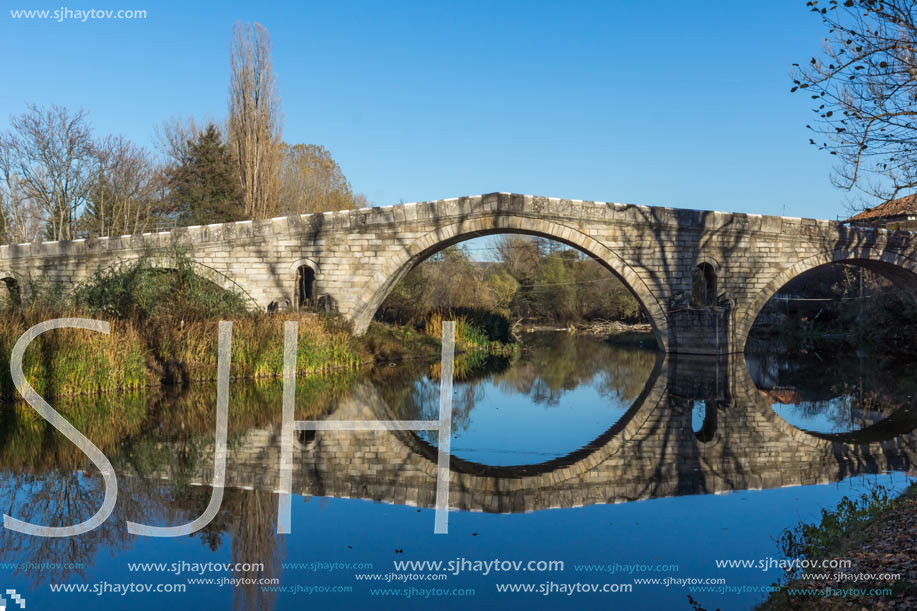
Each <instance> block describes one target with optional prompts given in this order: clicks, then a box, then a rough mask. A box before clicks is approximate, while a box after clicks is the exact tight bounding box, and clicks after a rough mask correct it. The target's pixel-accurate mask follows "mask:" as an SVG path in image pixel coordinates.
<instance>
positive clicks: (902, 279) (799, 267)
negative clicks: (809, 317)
mask: <svg viewBox="0 0 917 611" xmlns="http://www.w3.org/2000/svg"><path fill="white" fill-rule="evenodd" d="M831 263H847V264H850V265H857V266H859V267H862V268H864V269H868V270H870V271H874V272H876V273H878V274H881V275H883V276H885V277H886V278H888V279H889V280H891V281H892V282H894V283H895V285H896V286H898V287H900V288H901V289H903V290H905V291H907V292H909V293H910V294H911V295H913V296H914V297H915V298H917V261H914V260H913V259H911V258H909V257H907V256H905V255H903V254H900V253H898V252H894V251H890V250H886V249H883V248H874V247H863V248H852V249H838V250H833V251H829V252H825V253H823V254H819V255H815V256H812V257H809V258H807V259H803V260H801V261H798V262H797V263H796V264H794V265H791V266H790V267H787V268H786V269H784V270H783V271H781V272H780V273H779V274H777V275H776V276H775V277H774V278H773V280H771V281H770V282H769V283H768V284H767V285H766V286H765V287H764V288H763V289H761V291H759V292H758V293H757V295H756V296H755V297H754V298H753V299H752V300H751V301H749V302H746V303H745V304H744V305H741V306H740V307H739V310H738V311H737V312H736V318H735V321H736V324H735V336H734V337H735V341H736V351H737V352H744V351H745V343H746V341H747V340H748V333H749V332H750V331H751V328H752V325H754V323H755V320H756V319H757V318H758V314H760V313H761V310H762V308H764V305H765V304H766V303H767V302H768V301H769V300H770V299H771V297H773V296H774V295H776V294H777V291H779V290H780V289H781V288H782V287H783V286H784V285H785V284H787V283H788V282H789V281H791V280H793V279H794V278H796V277H797V276H799V275H801V274H803V273H805V272H807V271H809V270H813V269H815V268H817V267H821V266H823V265H828V264H831Z"/></svg>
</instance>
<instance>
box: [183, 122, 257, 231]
mask: <svg viewBox="0 0 917 611" xmlns="http://www.w3.org/2000/svg"><path fill="white" fill-rule="evenodd" d="M169 188H170V199H171V201H172V212H173V214H175V215H176V217H177V218H178V221H179V222H180V223H181V224H183V225H206V224H208V223H225V222H228V221H238V220H243V219H244V218H245V215H244V212H243V206H242V193H241V190H240V185H239V177H238V167H237V164H236V163H235V162H234V160H233V158H232V155H231V153H230V152H229V148H228V147H227V145H226V144H225V143H224V142H223V138H222V136H221V135H220V132H219V130H218V129H217V128H216V126H215V125H213V124H210V125H208V126H207V129H205V130H204V131H203V132H201V133H200V135H199V136H198V137H197V141H195V142H192V141H189V142H188V146H187V149H186V153H185V155H184V157H183V158H182V160H181V164H180V165H178V166H176V167H173V168H172V169H171V171H170V172H169Z"/></svg>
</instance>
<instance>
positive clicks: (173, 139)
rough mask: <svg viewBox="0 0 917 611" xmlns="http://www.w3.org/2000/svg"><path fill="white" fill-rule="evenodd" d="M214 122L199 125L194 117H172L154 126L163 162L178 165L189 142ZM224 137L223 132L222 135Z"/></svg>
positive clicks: (186, 151)
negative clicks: (163, 158)
mask: <svg viewBox="0 0 917 611" xmlns="http://www.w3.org/2000/svg"><path fill="white" fill-rule="evenodd" d="M209 125H215V123H214V122H210V123H209V124H206V123H205V124H204V125H201V124H199V123H198V122H197V121H196V120H195V119H194V117H189V118H187V119H186V118H183V117H172V118H170V119H167V120H165V121H163V122H162V123H161V124H160V125H158V126H156V127H155V128H154V130H153V131H154V134H155V140H156V148H158V149H159V152H160V153H161V154H162V155H163V156H164V157H165V163H167V164H169V165H172V166H179V165H181V164H182V162H183V161H184V160H185V159H187V158H188V150H189V147H190V144H191V143H194V142H197V139H198V138H199V137H200V135H201V133H202V132H203V131H204V129H205V128H206V127H208V126H209ZM223 136H224V138H225V134H224V135H223Z"/></svg>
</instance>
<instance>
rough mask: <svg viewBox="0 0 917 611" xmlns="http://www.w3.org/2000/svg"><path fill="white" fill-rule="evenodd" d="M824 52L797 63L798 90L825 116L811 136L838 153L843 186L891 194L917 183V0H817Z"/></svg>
mask: <svg viewBox="0 0 917 611" xmlns="http://www.w3.org/2000/svg"><path fill="white" fill-rule="evenodd" d="M806 5H807V6H810V7H812V11H813V12H815V13H817V14H818V15H819V16H820V18H821V20H822V21H823V22H824V25H825V27H826V28H827V29H828V37H827V38H826V39H825V45H824V50H823V53H822V56H821V57H820V58H819V57H813V58H811V59H810V60H809V61H808V62H805V63H803V64H802V65H800V64H794V66H795V73H794V81H793V82H794V86H793V88H792V91H799V92H803V93H808V94H810V95H811V99H812V100H813V105H814V109H813V111H814V112H815V113H816V114H817V115H818V118H817V119H816V120H815V121H814V122H813V123H812V124H811V125H809V126H807V127H809V128H810V129H812V130H813V131H814V132H815V133H816V137H815V138H812V139H811V140H810V142H811V143H812V144H813V145H815V146H817V147H818V148H819V149H821V150H825V151H828V152H829V153H830V154H831V155H835V156H837V158H838V160H839V163H838V164H837V165H836V167H835V169H834V173H833V176H832V180H833V182H834V183H835V185H837V186H838V187H841V188H843V189H847V190H851V189H854V188H856V189H858V190H860V191H862V192H863V193H865V194H867V195H870V196H875V197H879V198H882V199H889V198H892V197H897V196H898V195H899V194H900V193H901V192H902V191H905V192H906V191H910V190H912V189H914V188H915V187H917V57H915V46H917V0H846V1H845V2H842V3H841V2H838V1H836V0H831V1H829V2H825V3H824V4H822V3H819V2H818V1H816V0H812V1H810V2H807V3H806Z"/></svg>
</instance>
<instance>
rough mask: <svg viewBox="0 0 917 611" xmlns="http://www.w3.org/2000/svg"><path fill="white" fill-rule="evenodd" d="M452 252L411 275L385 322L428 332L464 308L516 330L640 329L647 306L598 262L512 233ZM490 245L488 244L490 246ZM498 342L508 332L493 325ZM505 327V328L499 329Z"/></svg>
mask: <svg viewBox="0 0 917 611" xmlns="http://www.w3.org/2000/svg"><path fill="white" fill-rule="evenodd" d="M475 242H476V245H473V246H472V245H469V246H464V245H456V246H451V247H449V248H446V249H444V250H442V251H440V252H438V253H436V254H435V255H433V256H432V257H430V258H429V259H427V260H426V261H423V262H422V263H420V264H419V265H418V266H417V267H415V268H414V269H413V270H411V271H410V272H408V273H407V275H406V276H405V277H404V278H403V279H402V280H401V281H400V282H399V283H398V284H397V285H396V286H395V287H394V289H393V290H392V292H391V294H389V296H388V297H387V298H386V299H385V301H384V302H383V303H382V305H381V307H380V308H379V312H378V314H377V319H378V320H381V321H385V322H390V323H395V324H407V325H414V326H422V325H424V324H426V317H428V316H429V315H430V313H431V312H444V311H446V310H456V309H460V310H462V311H464V312H466V313H478V314H476V315H475V316H476V317H477V318H476V320H478V321H479V322H481V323H485V322H486V321H485V320H484V316H483V315H482V313H488V314H490V315H491V317H492V321H493V323H494V325H496V323H497V321H498V320H499V319H500V318H503V319H505V320H506V321H507V322H509V323H510V324H511V325H513V324H518V323H521V322H523V321H543V322H551V323H554V324H560V325H564V326H566V325H577V324H583V323H587V322H589V321H597V320H615V321H623V322H627V323H638V322H641V321H642V320H643V319H644V316H643V314H642V309H641V307H640V304H639V302H638V301H637V300H636V298H635V297H634V296H633V295H632V294H631V292H630V291H629V290H628V289H627V287H626V286H625V285H624V283H623V282H622V281H621V280H620V279H618V278H617V277H616V276H615V275H614V274H612V273H611V272H610V271H609V270H608V269H606V268H605V267H604V266H603V265H602V264H601V263H599V262H598V261H596V260H594V259H592V258H590V257H588V256H586V255H585V254H583V253H581V252H580V251H578V250H576V249H573V248H568V247H566V246H564V245H563V244H559V243H557V242H553V241H550V240H547V239H542V238H532V237H528V236H519V235H504V236H499V237H497V238H495V239H494V240H493V241H487V242H484V241H482V240H476V241H475ZM482 244H487V245H482ZM486 324H487V327H488V333H489V334H490V335H491V339H499V337H495V334H496V335H499V334H500V333H502V332H503V329H501V328H497V326H493V325H492V324H491V323H486ZM499 324H503V323H499Z"/></svg>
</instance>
